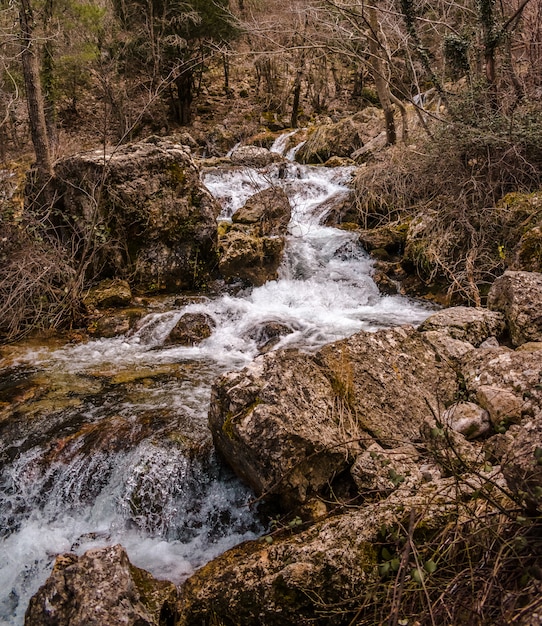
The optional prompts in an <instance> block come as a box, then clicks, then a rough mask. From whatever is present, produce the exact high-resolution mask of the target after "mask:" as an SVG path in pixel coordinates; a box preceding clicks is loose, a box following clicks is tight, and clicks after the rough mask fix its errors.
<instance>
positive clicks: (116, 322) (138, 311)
mask: <svg viewBox="0 0 542 626" xmlns="http://www.w3.org/2000/svg"><path fill="white" fill-rule="evenodd" d="M147 312H148V311H147V310H146V309H143V308H130V309H122V310H121V311H114V312H108V313H106V314H105V315H100V316H99V317H96V318H94V319H93V320H92V321H91V323H90V325H89V326H88V328H87V330H88V332H89V334H90V335H92V336H93V337H106V338H110V337H117V336H118V335H125V334H126V333H129V332H130V331H132V330H134V329H135V328H136V326H137V323H138V322H139V320H140V319H141V318H142V317H143V316H144V315H146V314H147Z"/></svg>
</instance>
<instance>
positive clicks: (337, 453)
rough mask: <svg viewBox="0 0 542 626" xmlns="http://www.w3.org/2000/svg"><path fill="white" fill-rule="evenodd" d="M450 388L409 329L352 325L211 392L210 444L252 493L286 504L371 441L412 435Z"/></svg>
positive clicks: (447, 375)
mask: <svg viewBox="0 0 542 626" xmlns="http://www.w3.org/2000/svg"><path fill="white" fill-rule="evenodd" d="M456 391H457V380H456V375H455V372H454V371H453V369H452V368H451V367H450V366H449V365H448V364H447V363H446V362H444V361H443V360H442V359H440V358H439V357H438V356H437V354H436V353H435V351H434V349H433V348H432V346H431V345H430V344H429V343H427V342H425V341H424V339H423V335H422V334H420V333H417V332H416V331H415V330H414V329H413V328H410V327H402V328H395V329H389V330H382V331H379V332H376V333H367V332H361V333H358V334H357V335H354V336H353V337H350V338H349V339H345V340H343V341H339V342H336V343H334V344H331V345H329V346H326V347H324V348H323V349H321V350H320V351H319V352H318V353H316V354H315V355H307V354H303V353H301V352H299V351H297V350H285V351H278V352H272V353H268V354H266V355H263V356H260V357H258V358H257V359H256V360H255V361H254V362H253V363H252V364H251V365H250V366H248V367H247V368H245V369H244V370H242V371H240V372H232V373H229V374H226V375H224V376H222V377H221V378H220V379H219V380H218V381H216V382H215V385H214V386H213V389H212V395H211V406H210V410H209V425H210V428H211V431H212V434H213V439H214V442H215V445H216V447H217V448H218V449H219V450H220V451H221V452H222V454H223V455H224V456H225V458H226V459H227V461H228V463H229V464H230V465H231V466H232V468H233V469H234V470H235V471H236V473H237V474H238V475H239V476H240V477H241V478H242V479H244V480H245V481H246V482H248V483H249V484H250V485H251V486H252V487H253V489H254V490H255V491H256V493H257V494H258V495H262V494H265V495H269V496H271V495H276V496H277V497H278V498H279V500H280V502H281V504H282V505H283V506H285V507H287V508H288V507H296V506H298V505H299V504H302V503H303V502H305V500H306V499H307V498H309V497H311V496H312V495H314V494H318V493H321V492H322V490H323V489H324V488H326V487H327V486H328V485H329V484H330V483H331V482H332V481H333V479H334V477H336V476H338V475H339V474H340V473H341V472H342V471H343V470H345V469H346V468H348V467H349V466H350V465H351V464H352V463H353V461H354V459H355V458H356V457H357V456H358V454H359V453H360V452H361V451H362V449H363V448H364V447H366V446H368V445H370V444H371V443H373V441H375V440H376V441H377V442H378V443H379V444H380V445H382V446H385V447H392V448H394V447H397V445H398V443H399V442H409V441H414V440H417V439H419V438H420V427H421V425H422V424H423V423H424V422H425V421H426V420H428V419H429V420H430V419H432V414H433V413H432V412H435V414H438V413H439V412H440V410H441V408H442V410H443V407H442V406H441V405H442V404H443V403H446V402H450V401H451V398H453V397H454V395H455V393H456Z"/></svg>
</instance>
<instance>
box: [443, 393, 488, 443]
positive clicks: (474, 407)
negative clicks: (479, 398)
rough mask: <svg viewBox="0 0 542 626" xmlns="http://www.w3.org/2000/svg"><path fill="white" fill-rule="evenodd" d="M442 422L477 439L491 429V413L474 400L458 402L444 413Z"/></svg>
mask: <svg viewBox="0 0 542 626" xmlns="http://www.w3.org/2000/svg"><path fill="white" fill-rule="evenodd" d="M442 423H443V424H445V425H446V426H449V427H450V428H451V429H452V430H455V431H456V432H458V433H461V434H462V435H464V436H465V437H466V438H467V439H476V438H477V437H480V436H481V435H485V434H487V433H488V432H489V431H490V430H492V429H491V421H490V419H489V413H488V412H487V411H486V410H485V409H483V408H482V407H481V406H479V405H478V404H474V402H458V403H456V404H453V405H452V406H450V407H448V408H447V409H446V411H444V413H443V414H442Z"/></svg>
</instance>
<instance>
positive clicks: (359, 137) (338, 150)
mask: <svg viewBox="0 0 542 626" xmlns="http://www.w3.org/2000/svg"><path fill="white" fill-rule="evenodd" d="M380 124H381V121H380V113H379V111H378V110H377V109H375V108H374V107H367V108H365V109H363V111H360V112H358V113H356V114H355V115H353V116H351V117H346V118H344V119H343V120H340V121H339V122H336V123H329V124H322V125H320V126H318V127H316V128H314V130H312V132H311V131H309V136H308V138H307V141H306V142H305V143H304V144H303V145H302V146H301V148H300V149H299V150H298V151H297V152H296V156H295V158H296V161H298V162H299V163H315V164H318V163H325V162H326V161H327V160H328V159H330V158H331V157H333V156H337V157H350V156H351V155H352V154H353V153H355V152H356V151H357V150H359V149H360V148H361V147H362V146H363V145H364V143H365V142H367V141H370V140H371V139H372V138H373V137H376V136H377V135H379V134H380Z"/></svg>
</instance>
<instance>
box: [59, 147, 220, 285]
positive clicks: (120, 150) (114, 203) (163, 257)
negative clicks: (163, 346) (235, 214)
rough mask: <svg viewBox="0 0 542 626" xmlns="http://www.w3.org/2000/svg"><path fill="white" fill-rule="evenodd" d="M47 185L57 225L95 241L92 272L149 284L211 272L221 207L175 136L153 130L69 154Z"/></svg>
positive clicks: (182, 281)
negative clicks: (128, 140)
mask: <svg viewBox="0 0 542 626" xmlns="http://www.w3.org/2000/svg"><path fill="white" fill-rule="evenodd" d="M54 185H55V194H56V196H57V197H58V201H57V207H56V208H57V209H58V215H60V216H62V220H63V222H62V224H61V226H62V227H63V228H65V229H66V228H69V229H71V230H73V231H75V236H76V237H77V238H78V240H80V241H81V242H83V243H82V246H81V247H83V246H84V245H87V246H88V245H90V246H91V247H94V249H95V253H94V256H93V258H92V265H91V266H90V267H89V271H90V272H92V273H93V274H99V273H101V274H102V275H103V274H104V273H105V274H106V275H109V276H117V277H130V280H133V282H134V283H135V284H137V285H138V286H139V287H140V288H143V289H145V290H148V291H156V290H161V289H169V290H178V289H179V288H181V289H182V288H194V287H196V286H198V285H199V284H200V283H201V282H203V281H204V280H205V278H206V277H207V276H208V275H209V274H210V273H211V272H212V269H213V265H214V263H215V262H216V260H215V258H214V250H215V246H216V218H217V216H218V214H219V212H220V208H219V206H218V203H217V202H216V201H215V200H214V199H213V197H212V196H211V194H210V193H209V191H208V190H207V189H206V188H205V187H204V186H203V184H202V183H201V181H200V177H199V171H198V168H197V167H196V165H195V164H194V161H193V160H192V157H191V156H190V152H189V149H188V148H186V147H184V146H182V145H181V144H177V143H174V142H172V141H169V140H166V139H159V138H156V137H153V138H150V139H148V140H146V141H142V142H139V143H135V144H130V145H125V146H121V147H116V148H111V149H108V150H106V151H105V153H104V151H103V150H96V151H94V152H88V153H82V154H78V155H75V156H72V157H68V158H65V159H62V160H60V161H58V162H57V163H56V165H55V179H54ZM77 252H78V251H76V253H77Z"/></svg>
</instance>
